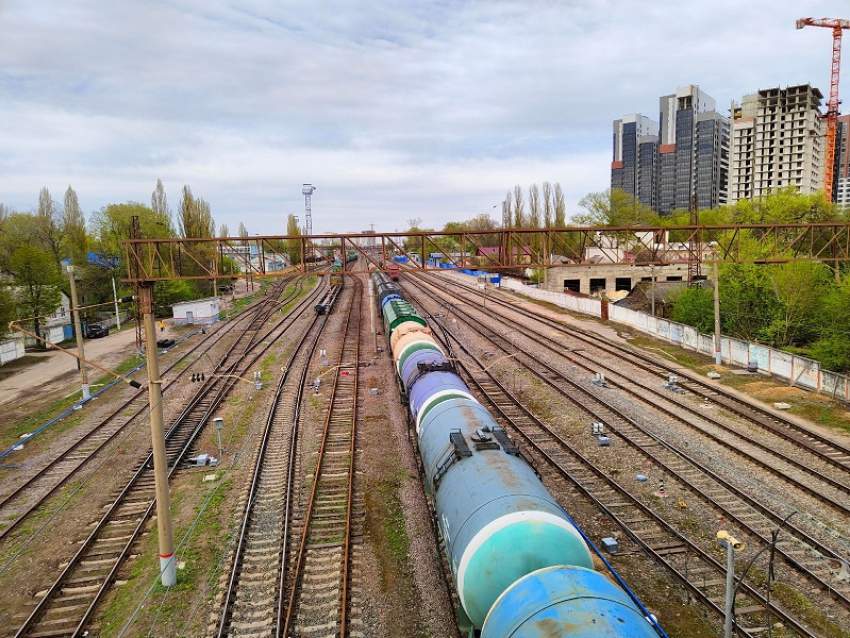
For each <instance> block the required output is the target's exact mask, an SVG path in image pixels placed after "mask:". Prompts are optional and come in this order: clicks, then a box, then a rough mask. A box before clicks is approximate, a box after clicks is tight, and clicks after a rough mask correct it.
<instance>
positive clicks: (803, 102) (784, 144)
mask: <svg viewBox="0 0 850 638" xmlns="http://www.w3.org/2000/svg"><path fill="white" fill-rule="evenodd" d="M822 99H823V95H822V94H821V92H820V91H819V90H818V89H816V88H813V87H812V86H811V85H809V84H801V85H798V86H789V87H787V88H785V89H780V88H772V89H763V90H760V91H758V92H757V93H753V94H752V95H747V96H745V97H744V99H743V101H742V103H741V104H740V105H738V104H735V103H734V102H733V103H732V115H733V118H732V148H731V158H730V162H729V164H730V166H729V203H730V204H733V203H735V202H736V201H738V200H741V199H753V198H757V197H760V196H762V195H766V194H767V193H768V192H770V191H775V190H777V189H780V188H783V187H786V186H795V187H797V189H798V191H799V192H800V193H804V194H808V193H815V192H817V191H819V190H820V189H822V188H823V183H824V166H825V150H826V149H825V132H826V131H825V124H824V120H823V119H822V117H821V113H820V106H821V100H822Z"/></svg>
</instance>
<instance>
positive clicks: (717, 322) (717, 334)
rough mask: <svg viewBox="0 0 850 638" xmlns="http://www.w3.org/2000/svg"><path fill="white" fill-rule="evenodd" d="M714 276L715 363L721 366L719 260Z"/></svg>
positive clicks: (715, 263)
mask: <svg viewBox="0 0 850 638" xmlns="http://www.w3.org/2000/svg"><path fill="white" fill-rule="evenodd" d="M712 274H713V276H714V363H715V364H717V365H720V362H721V356H720V281H719V279H718V276H717V260H716V259H715V260H714V263H713V265H712Z"/></svg>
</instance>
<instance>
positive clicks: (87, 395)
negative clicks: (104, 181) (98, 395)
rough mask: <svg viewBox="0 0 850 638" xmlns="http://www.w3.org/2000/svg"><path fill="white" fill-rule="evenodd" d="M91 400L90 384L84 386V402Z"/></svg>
mask: <svg viewBox="0 0 850 638" xmlns="http://www.w3.org/2000/svg"><path fill="white" fill-rule="evenodd" d="M89 399H91V392H89V384H88V383H84V384H83V401H88V400H89Z"/></svg>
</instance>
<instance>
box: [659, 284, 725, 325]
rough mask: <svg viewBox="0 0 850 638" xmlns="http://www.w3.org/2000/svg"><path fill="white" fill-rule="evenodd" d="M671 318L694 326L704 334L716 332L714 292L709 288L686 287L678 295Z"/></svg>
mask: <svg viewBox="0 0 850 638" xmlns="http://www.w3.org/2000/svg"><path fill="white" fill-rule="evenodd" d="M670 318H671V319H672V320H673V321H678V322H679V323H684V324H686V325H689V326H693V327H694V328H696V329H697V330H699V331H700V332H702V333H703V334H713V333H714V293H713V291H712V290H710V289H708V288H685V289H684V290H682V292H681V293H679V295H678V297H676V299H675V302H674V303H673V310H672V311H671V314H670Z"/></svg>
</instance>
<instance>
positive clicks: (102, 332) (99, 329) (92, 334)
mask: <svg viewBox="0 0 850 638" xmlns="http://www.w3.org/2000/svg"><path fill="white" fill-rule="evenodd" d="M108 334H109V326H107V325H106V324H105V323H90V324H89V325H88V328H87V329H86V336H87V337H88V338H89V339H97V338H98V337H105V336H106V335H108Z"/></svg>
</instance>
